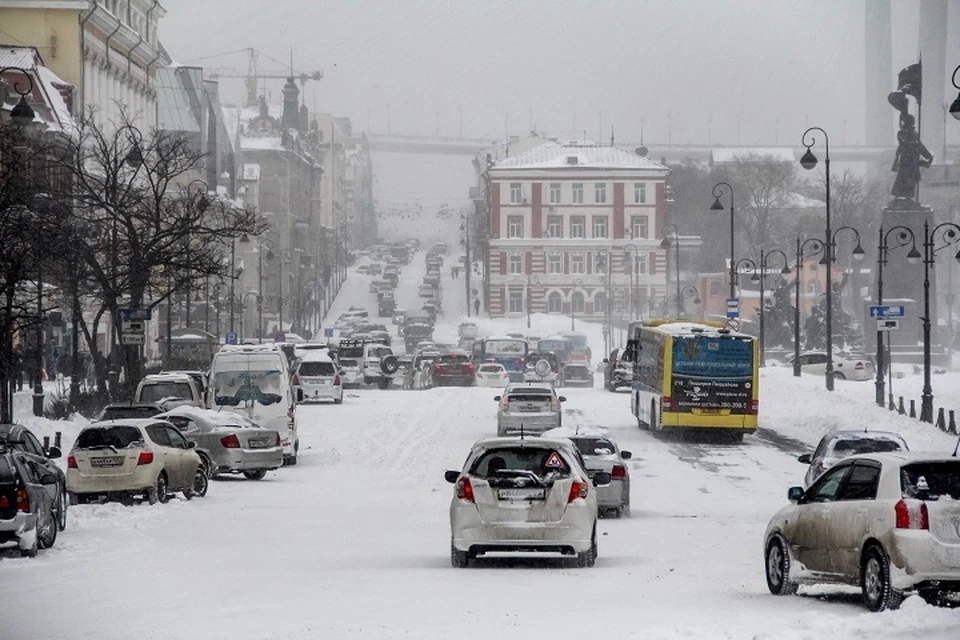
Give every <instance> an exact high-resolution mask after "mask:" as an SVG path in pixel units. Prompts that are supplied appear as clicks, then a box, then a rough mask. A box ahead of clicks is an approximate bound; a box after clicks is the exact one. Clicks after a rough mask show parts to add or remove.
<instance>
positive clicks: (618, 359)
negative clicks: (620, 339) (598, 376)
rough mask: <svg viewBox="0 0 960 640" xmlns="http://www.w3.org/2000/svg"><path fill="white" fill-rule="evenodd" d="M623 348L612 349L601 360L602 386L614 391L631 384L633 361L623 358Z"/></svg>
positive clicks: (629, 386) (628, 386)
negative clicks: (602, 365) (608, 354)
mask: <svg viewBox="0 0 960 640" xmlns="http://www.w3.org/2000/svg"><path fill="white" fill-rule="evenodd" d="M623 352H624V350H623V349H619V348H618V349H614V350H613V351H611V352H610V356H609V357H607V358H604V360H603V364H604V367H603V388H604V389H606V390H607V391H616V390H617V389H621V388H623V387H626V388H628V389H629V388H631V387H632V386H633V363H632V362H628V361H626V360H624V359H623Z"/></svg>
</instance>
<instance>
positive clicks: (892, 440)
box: [797, 429, 910, 489]
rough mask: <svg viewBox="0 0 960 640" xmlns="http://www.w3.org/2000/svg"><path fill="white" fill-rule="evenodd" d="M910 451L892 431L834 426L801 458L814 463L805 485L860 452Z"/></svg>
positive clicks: (806, 462)
mask: <svg viewBox="0 0 960 640" xmlns="http://www.w3.org/2000/svg"><path fill="white" fill-rule="evenodd" d="M909 450H910V447H908V446H907V442H906V440H904V439H903V438H902V437H901V436H900V434H899V433H893V432H892V431H869V430H867V429H856V430H854V429H846V430H840V429H834V430H832V431H830V432H829V433H827V435H825V436H823V437H822V438H821V439H820V443H819V444H818V445H817V448H816V449H815V450H814V452H813V453H804V454H803V455H801V456H799V457H798V458H797V460H799V461H800V462H802V463H803V464H807V465H810V466H808V467H807V472H806V473H805V474H804V476H803V488H804V489H806V488H807V487H809V486H810V485H812V484H813V483H814V481H816V479H817V478H819V477H820V475H821V474H822V473H823V472H824V471H826V470H827V469H829V468H830V467H832V466H833V465H835V464H836V463H837V462H839V461H841V460H843V459H844V458H849V457H850V456H852V455H855V454H857V453H884V452H889V451H909Z"/></svg>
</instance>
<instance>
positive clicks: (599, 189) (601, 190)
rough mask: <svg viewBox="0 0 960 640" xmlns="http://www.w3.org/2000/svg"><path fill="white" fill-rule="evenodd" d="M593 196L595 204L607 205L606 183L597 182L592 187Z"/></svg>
mask: <svg viewBox="0 0 960 640" xmlns="http://www.w3.org/2000/svg"><path fill="white" fill-rule="evenodd" d="M593 195H594V198H595V199H596V203H597V204H606V203H607V183H606V182H598V183H596V184H595V185H593Z"/></svg>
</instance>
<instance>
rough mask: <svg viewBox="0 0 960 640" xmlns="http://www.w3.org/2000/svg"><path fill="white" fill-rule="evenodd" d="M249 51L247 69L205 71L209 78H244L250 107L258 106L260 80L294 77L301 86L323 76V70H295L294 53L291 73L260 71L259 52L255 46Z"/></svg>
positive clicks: (221, 68)
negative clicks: (305, 71)
mask: <svg viewBox="0 0 960 640" xmlns="http://www.w3.org/2000/svg"><path fill="white" fill-rule="evenodd" d="M247 53H248V54H249V62H248V64H247V70H246V71H245V72H244V71H240V70H238V69H233V68H229V67H214V68H205V69H204V72H205V73H206V75H207V77H209V78H214V79H216V78H244V85H245V86H246V88H247V105H246V106H248V107H255V106H257V83H258V81H260V80H286V79H288V78H294V79H296V80H299V81H300V86H301V87H303V85H305V84H306V83H307V80H320V79H322V78H323V72H322V71H313V72H311V73H295V72H294V71H293V55H292V54H291V60H290V72H289V73H276V72H273V73H260V72H259V64H258V58H259V56H258V52H257V50H256V49H254V48H253V47H248V48H247Z"/></svg>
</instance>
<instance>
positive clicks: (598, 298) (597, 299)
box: [593, 291, 607, 313]
mask: <svg viewBox="0 0 960 640" xmlns="http://www.w3.org/2000/svg"><path fill="white" fill-rule="evenodd" d="M606 307H607V296H605V295H603V292H602V291H601V292H599V293H597V295H595V296H594V297H593V310H594V312H595V313H603V312H604V311H605V310H606Z"/></svg>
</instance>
